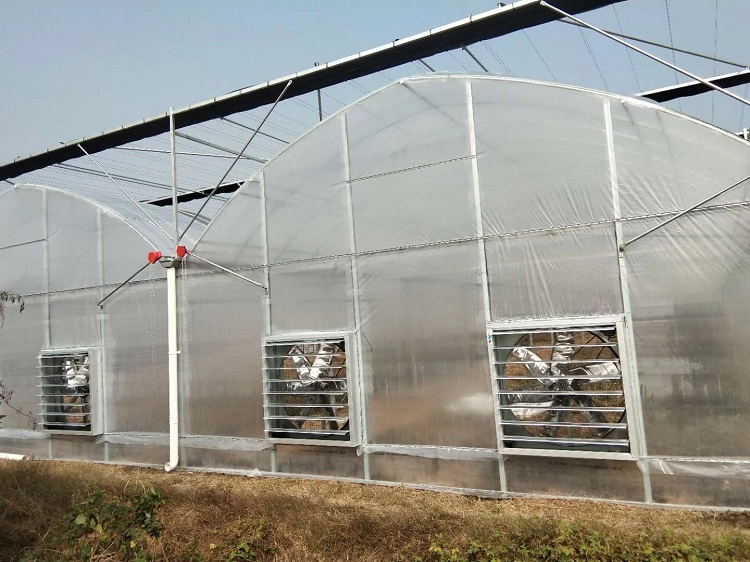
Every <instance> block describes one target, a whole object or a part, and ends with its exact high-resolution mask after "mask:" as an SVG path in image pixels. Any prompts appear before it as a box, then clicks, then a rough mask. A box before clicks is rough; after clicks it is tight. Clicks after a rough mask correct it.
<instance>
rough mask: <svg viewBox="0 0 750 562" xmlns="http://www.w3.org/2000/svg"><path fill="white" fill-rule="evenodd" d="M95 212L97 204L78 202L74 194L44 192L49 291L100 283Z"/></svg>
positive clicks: (97, 224) (92, 285) (96, 212)
mask: <svg viewBox="0 0 750 562" xmlns="http://www.w3.org/2000/svg"><path fill="white" fill-rule="evenodd" d="M98 214H99V209H98V208H97V207H95V206H93V205H82V204H81V201H80V200H79V199H78V198H76V197H71V196H70V195H66V194H63V193H59V192H56V191H50V192H48V193H47V223H48V225H47V228H48V236H49V252H48V254H47V260H48V267H49V288H50V290H51V291H64V290H69V289H77V288H79V287H94V286H97V285H100V284H101V273H100V265H99V261H100V260H99V217H98ZM144 261H145V260H144Z"/></svg>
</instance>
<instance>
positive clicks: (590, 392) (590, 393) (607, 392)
mask: <svg viewBox="0 0 750 562" xmlns="http://www.w3.org/2000/svg"><path fill="white" fill-rule="evenodd" d="M497 394H500V395H523V394H531V395H538V396H622V395H623V394H622V391H621V390H620V391H610V390H522V389H519V390H500V391H498V392H497Z"/></svg>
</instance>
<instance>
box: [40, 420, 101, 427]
mask: <svg viewBox="0 0 750 562" xmlns="http://www.w3.org/2000/svg"><path fill="white" fill-rule="evenodd" d="M40 425H43V426H48V425H54V426H56V427H91V424H90V423H62V422H48V421H43V422H41V424H40Z"/></svg>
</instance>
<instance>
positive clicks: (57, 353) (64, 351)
mask: <svg viewBox="0 0 750 562" xmlns="http://www.w3.org/2000/svg"><path fill="white" fill-rule="evenodd" d="M81 354H87V355H88V358H89V384H88V387H89V392H88V395H89V403H90V404H91V429H88V430H77V429H50V428H45V427H44V421H43V419H44V416H43V414H44V413H45V412H44V408H45V407H44V406H41V405H37V407H38V408H40V409H41V411H38V412H36V416H37V423H38V428H37V431H41V432H43V433H46V434H50V435H101V434H102V433H103V428H104V421H103V409H102V407H101V401H102V396H103V395H104V391H103V387H102V380H103V377H102V361H101V348H99V347H65V348H59V349H43V350H41V351H40V352H39V355H38V356H37V370H38V373H37V382H38V384H39V390H40V395H41V394H43V390H44V389H43V388H42V386H43V385H44V382H43V381H44V379H43V378H42V376H43V375H44V374H45V369H47V368H48V366H47V365H45V360H48V359H50V358H60V357H67V356H70V355H81ZM40 395H38V396H37V398H41V396H40Z"/></svg>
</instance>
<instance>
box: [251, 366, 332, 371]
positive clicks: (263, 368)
mask: <svg viewBox="0 0 750 562" xmlns="http://www.w3.org/2000/svg"><path fill="white" fill-rule="evenodd" d="M345 368H346V365H300V366H299V367H261V370H263V371H298V370H300V369H320V370H323V369H345Z"/></svg>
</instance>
